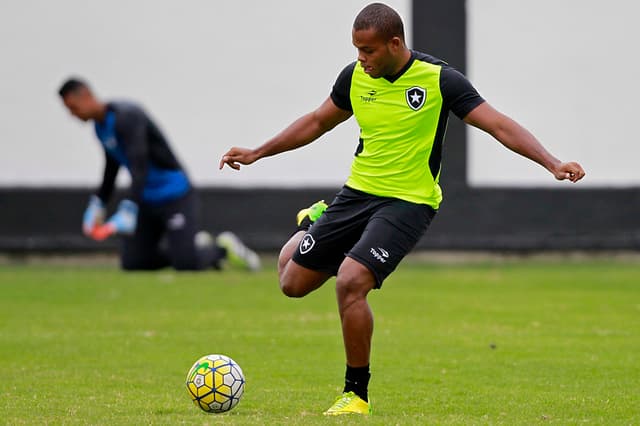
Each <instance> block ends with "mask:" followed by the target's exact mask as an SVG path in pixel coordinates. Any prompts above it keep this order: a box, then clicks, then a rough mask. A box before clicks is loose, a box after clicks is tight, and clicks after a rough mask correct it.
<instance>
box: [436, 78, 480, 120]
mask: <svg viewBox="0 0 640 426" xmlns="http://www.w3.org/2000/svg"><path fill="white" fill-rule="evenodd" d="M440 91H441V92H442V97H443V99H444V103H445V106H446V108H447V109H448V110H450V111H451V112H453V113H454V114H455V115H456V116H457V117H458V118H460V119H464V118H465V117H466V116H467V114H469V113H470V112H471V111H473V110H474V109H475V108H476V107H477V106H478V105H480V104H482V103H483V102H484V99H483V98H482V96H480V94H479V93H478V91H477V90H476V89H475V87H473V85H472V84H471V83H470V82H469V80H468V79H467V78H466V77H465V76H464V75H463V74H462V73H461V72H460V71H458V70H456V69H454V68H451V67H443V68H442V73H441V75H440Z"/></svg>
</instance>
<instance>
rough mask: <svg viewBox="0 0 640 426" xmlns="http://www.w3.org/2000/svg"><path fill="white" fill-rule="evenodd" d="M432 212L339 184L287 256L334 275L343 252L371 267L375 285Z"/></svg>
mask: <svg viewBox="0 0 640 426" xmlns="http://www.w3.org/2000/svg"><path fill="white" fill-rule="evenodd" d="M435 214H436V211H435V210H434V209H433V208H432V207H430V206H428V205H426V204H415V203H410V202H408V201H404V200H400V199H397V198H387V197H377V196H375V195H370V194H367V193H364V192H362V191H357V190H354V189H351V188H349V187H346V186H345V187H344V188H342V190H341V191H340V192H338V194H337V196H336V198H335V199H334V200H333V202H332V203H331V205H330V206H329V207H328V208H327V210H326V211H325V212H324V214H323V215H322V216H320V218H319V219H318V220H317V221H316V222H315V223H314V224H313V225H312V226H311V228H309V231H308V232H307V234H306V235H305V236H304V237H303V238H302V240H301V241H300V244H299V246H298V250H296V251H295V253H294V255H293V261H294V262H296V263H297V264H299V265H300V266H303V267H305V268H309V269H312V270H315V271H321V272H327V273H329V274H331V275H336V274H337V273H338V268H339V267H340V264H341V263H342V262H343V260H344V259H345V257H350V258H352V259H354V260H356V261H358V262H359V263H361V264H363V265H364V266H366V267H367V268H369V270H371V272H372V273H373V275H374V277H375V279H376V288H380V287H381V286H382V282H383V281H384V280H385V278H387V277H388V276H389V274H391V272H393V271H394V270H395V269H396V267H397V266H398V264H399V263H400V261H401V260H402V259H403V258H404V257H405V256H406V255H407V254H408V253H409V252H410V251H411V250H412V249H413V247H415V245H416V243H417V242H418V241H419V240H420V238H421V237H422V236H423V235H424V233H425V231H426V230H427V227H428V226H429V224H430V223H431V220H432V219H433V217H434V216H435Z"/></svg>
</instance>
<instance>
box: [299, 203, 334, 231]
mask: <svg viewBox="0 0 640 426" xmlns="http://www.w3.org/2000/svg"><path fill="white" fill-rule="evenodd" d="M327 207H329V206H328V205H327V203H325V202H324V200H320V201H316V202H315V203H313V204H311V205H310V206H309V207H307V208H306V209H302V210H300V211H299V212H298V214H296V224H297V225H298V226H300V225H301V224H302V222H303V221H304V220H305V219H308V220H309V221H310V222H311V223H314V222H315V221H316V220H318V219H319V218H320V216H322V213H324V211H325V210H326V209H327Z"/></svg>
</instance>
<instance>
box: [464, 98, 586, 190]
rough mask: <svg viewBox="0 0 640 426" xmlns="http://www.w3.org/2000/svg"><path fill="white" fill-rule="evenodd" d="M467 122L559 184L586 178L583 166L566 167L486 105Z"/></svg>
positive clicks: (467, 117)
mask: <svg viewBox="0 0 640 426" xmlns="http://www.w3.org/2000/svg"><path fill="white" fill-rule="evenodd" d="M464 121H465V122H466V123H467V124H470V125H472V126H474V127H477V128H478V129H481V130H484V131H485V132H487V133H489V134H490V135H491V136H493V137H494V138H496V139H497V140H498V141H499V142H500V143H501V144H503V145H504V146H506V147H507V148H509V149H510V150H512V151H514V152H517V153H518V154H520V155H522V156H524V157H527V158H529V159H530V160H533V161H535V162H536V163H538V164H540V165H541V166H542V167H544V168H545V169H547V170H548V171H549V172H551V173H552V174H553V175H554V176H555V177H556V179H558V180H565V179H568V180H570V181H571V182H574V183H575V182H577V181H579V180H580V179H582V178H583V177H584V175H585V172H584V170H583V169H582V166H580V164H578V163H576V162H568V163H563V162H562V161H560V160H558V159H557V158H555V157H554V156H553V155H551V153H549V151H547V150H546V149H545V148H544V146H542V144H541V143H540V142H539V141H538V139H536V137H535V136H533V135H532V134H531V133H530V132H529V131H528V130H527V129H525V128H524V127H522V126H521V125H520V124H518V123H516V122H515V121H514V120H512V119H511V118H509V117H507V116H506V115H504V114H502V113H501V112H499V111H497V110H495V109H494V108H493V107H492V106H491V105H489V104H488V103H487V102H484V103H482V104H480V105H479V106H477V107H476V108H475V109H473V110H472V111H471V112H470V113H469V114H468V115H467V116H466V117H465V118H464Z"/></svg>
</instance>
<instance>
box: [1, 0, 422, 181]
mask: <svg viewBox="0 0 640 426" xmlns="http://www.w3.org/2000/svg"><path fill="white" fill-rule="evenodd" d="M368 3H369V2H368V1H359V0H328V1H322V2H307V1H293V0H289V1H286V0H270V1H257V0H255V1H234V2H226V1H225V2H219V1H215V2H214V1H208V0H186V1H180V2H178V1H153V0H112V1H109V2H97V1H86V0H57V1H48V0H27V1H22V0H3V1H2V2H0V52H1V53H0V54H1V55H2V59H1V64H2V65H1V66H0V99H1V102H0V116H1V117H2V120H1V122H0V186H93V185H95V184H97V183H98V182H99V180H100V178H101V174H102V163H103V154H102V152H101V150H100V148H99V145H98V143H97V141H96V140H95V137H94V134H93V129H92V127H91V126H90V125H88V124H84V123H80V122H78V121H77V120H75V119H72V118H71V117H70V116H69V115H68V113H67V112H66V110H65V109H64V108H63V106H62V104H61V102H60V100H59V99H58V97H57V94H56V91H57V89H58V87H59V85H60V84H61V83H62V81H63V80H64V79H65V78H66V77H67V76H69V75H79V76H82V77H84V78H86V79H87V80H88V81H89V82H90V83H91V84H92V85H93V88H94V89H95V91H96V92H97V93H98V95H99V96H101V97H103V98H106V99H113V98H116V99H118V98H124V99H133V100H136V101H139V102H141V103H142V104H143V105H144V106H145V107H146V108H147V110H148V111H149V112H150V113H151V116H152V117H154V118H155V119H156V121H157V123H158V124H159V125H160V127H161V128H162V129H163V130H164V131H165V133H166V135H167V136H168V137H169V140H170V142H171V143H172V145H173V147H174V149H175V151H176V152H177V154H178V156H179V157H180V159H181V160H182V162H183V163H184V164H185V165H186V168H187V170H188V171H189V173H190V175H191V176H192V177H193V179H194V181H195V182H196V183H197V184H200V185H217V186H303V185H304V186H309V185H313V186H326V185H331V186H333V185H336V186H339V185H341V184H342V183H343V182H344V180H345V179H346V176H347V175H348V172H349V165H350V163H351V159H352V155H353V152H354V151H355V148H356V146H357V141H358V129H357V126H356V125H355V122H354V120H350V121H349V122H348V123H345V124H343V125H342V126H340V127H339V128H338V129H335V130H334V131H333V132H331V133H330V134H328V135H327V136H325V137H324V138H323V139H321V140H319V141H317V142H316V143H315V144H313V145H311V146H309V147H307V148H305V149H302V150H300V151H298V152H293V153H289V154H285V155H281V156H279V157H275V158H270V159H265V160H262V161H260V162H259V163H257V164H255V165H253V166H251V167H248V168H245V169H243V170H242V171H241V172H240V173H238V172H233V171H231V170H225V171H224V172H219V171H218V168H217V167H218V161H219V159H220V156H221V155H222V153H224V152H225V151H226V150H227V149H228V148H229V147H230V146H232V145H240V146H256V145H258V144H260V143H262V142H263V141H264V140H266V139H267V138H269V137H271V136H272V135H274V134H275V133H276V132H278V131H280V130H281V129H282V128H284V127H285V126H286V125H288V124H289V123H290V122H291V121H293V120H294V119H296V118H297V117H298V116H300V115H302V114H303V113H306V112H308V111H310V110H312V109H314V108H315V107H316V106H318V105H319V104H320V103H321V102H323V101H324V100H325V99H326V97H327V96H328V95H329V93H330V91H331V87H332V86H333V83H334V81H335V79H336V77H337V76H338V74H339V72H340V71H341V70H342V68H343V67H344V66H345V65H347V64H348V63H350V62H351V61H353V60H355V58H356V52H355V49H354V48H353V46H352V45H351V25H352V23H353V19H354V18H355V16H356V14H357V13H358V11H359V10H360V9H361V8H362V7H364V6H365V5H366V4H368ZM388 4H390V5H391V6H393V7H394V8H396V9H397V10H398V12H400V13H401V14H402V15H403V16H404V18H405V23H406V25H407V34H408V35H409V34H411V28H410V23H411V19H410V1H409V0H399V1H393V0H392V1H388ZM124 175H126V173H121V177H122V176H124ZM121 183H122V181H121Z"/></svg>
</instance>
